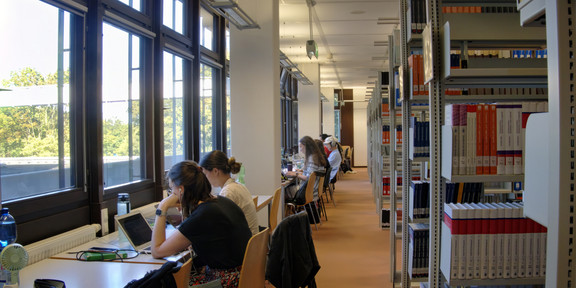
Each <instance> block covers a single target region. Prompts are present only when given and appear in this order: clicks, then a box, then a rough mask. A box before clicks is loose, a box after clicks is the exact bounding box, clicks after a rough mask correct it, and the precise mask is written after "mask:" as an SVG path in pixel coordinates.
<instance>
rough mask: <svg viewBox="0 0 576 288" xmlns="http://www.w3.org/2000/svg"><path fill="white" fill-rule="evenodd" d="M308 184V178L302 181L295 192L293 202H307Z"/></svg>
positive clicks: (298, 203) (301, 203)
mask: <svg viewBox="0 0 576 288" xmlns="http://www.w3.org/2000/svg"><path fill="white" fill-rule="evenodd" d="M307 185H308V180H306V181H304V182H302V184H301V185H300V187H299V188H298V191H296V194H294V198H293V199H292V203H294V204H296V205H304V204H305V203H306V186H307Z"/></svg>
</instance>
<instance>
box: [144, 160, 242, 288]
mask: <svg viewBox="0 0 576 288" xmlns="http://www.w3.org/2000/svg"><path fill="white" fill-rule="evenodd" d="M168 183H169V186H170V189H171V191H172V194H171V195H170V196H168V197H167V198H165V199H164V200H162V201H161V202H160V204H159V205H158V211H157V212H156V215H157V216H156V221H155V224H154V230H153V234H152V255H153V256H154V257H156V258H161V257H166V256H169V255H173V254H175V253H177V252H179V251H182V250H184V249H186V248H188V247H189V246H190V245H191V246H192V249H193V250H194V252H195V253H196V255H197V256H196V258H194V267H195V268H194V269H193V273H192V275H191V280H190V285H194V284H203V283H207V282H210V281H214V280H217V279H220V282H221V283H222V286H223V287H224V288H228V287H237V286H238V276H239V272H240V267H241V265H242V261H243V259H244V252H245V251H246V245H247V244H248V240H250V237H251V236H252V232H250V228H248V223H247V222H246V217H244V213H243V212H242V209H240V207H238V205H236V204H234V202H232V200H230V199H227V198H225V197H219V196H218V197H214V196H212V195H211V194H210V192H211V186H210V182H208V179H207V178H206V176H205V175H204V173H202V169H201V168H200V167H199V166H198V165H197V164H196V162H194V161H182V162H180V163H178V164H176V165H174V166H173V167H172V168H171V169H170V172H169V173H168ZM170 207H178V208H179V209H181V211H182V216H183V219H184V221H183V222H182V224H181V225H180V226H179V228H178V230H177V231H174V233H172V234H171V235H170V237H168V238H166V233H165V231H166V211H167V210H168V208H170Z"/></svg>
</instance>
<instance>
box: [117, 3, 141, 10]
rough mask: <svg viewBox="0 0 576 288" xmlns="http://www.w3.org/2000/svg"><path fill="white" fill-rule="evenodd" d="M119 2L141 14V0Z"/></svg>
mask: <svg viewBox="0 0 576 288" xmlns="http://www.w3.org/2000/svg"><path fill="white" fill-rule="evenodd" d="M119 1H120V2H122V3H124V4H126V5H128V6H130V7H132V8H133V9H134V10H137V11H140V12H142V1H141V0H119Z"/></svg>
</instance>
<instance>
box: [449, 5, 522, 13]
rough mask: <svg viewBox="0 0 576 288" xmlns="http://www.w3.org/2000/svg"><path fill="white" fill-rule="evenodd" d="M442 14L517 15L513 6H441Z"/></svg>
mask: <svg viewBox="0 0 576 288" xmlns="http://www.w3.org/2000/svg"><path fill="white" fill-rule="evenodd" d="M442 13H498V14H504V13H518V11H517V10H516V7H513V6H443V7H442Z"/></svg>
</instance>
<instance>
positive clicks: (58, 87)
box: [0, 0, 76, 201]
mask: <svg viewBox="0 0 576 288" xmlns="http://www.w3.org/2000/svg"><path fill="white" fill-rule="evenodd" d="M14 11H26V17H22V14H21V13H15V12H14ZM72 17H73V16H72V15H71V14H70V13H67V12H64V11H63V10H60V9H58V8H56V7H53V6H51V5H48V4H46V3H44V2H41V1H36V0H34V1H32V0H2V1H0V39H3V40H6V41H4V42H3V44H2V45H0V59H1V60H0V63H1V64H0V88H2V89H1V90H0V97H1V99H2V100H1V101H0V135H2V136H1V137H0V175H1V181H0V182H1V192H2V201H8V200H16V199H20V198H23V197H28V196H32V195H40V194H43V193H47V192H54V191H58V190H63V189H67V188H71V187H74V186H75V185H76V181H75V179H73V175H75V173H74V171H72V169H73V167H72V166H71V163H72V161H74V159H72V156H73V154H72V153H71V151H72V147H71V142H70V138H71V129H70V106H69V103H70V88H69V84H70V83H69V80H70V78H69V75H70V46H69V43H70V42H71V41H72V40H71V39H70V37H71V33H70V22H71V19H72ZM30 19H34V21H30ZM59 31H60V32H59ZM23 35H25V37H24V36H23ZM7 39H10V40H9V41H8V40H7ZM39 43H40V45H41V50H42V53H38V52H39V50H38V48H39ZM30 179H34V180H33V181H30Z"/></svg>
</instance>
